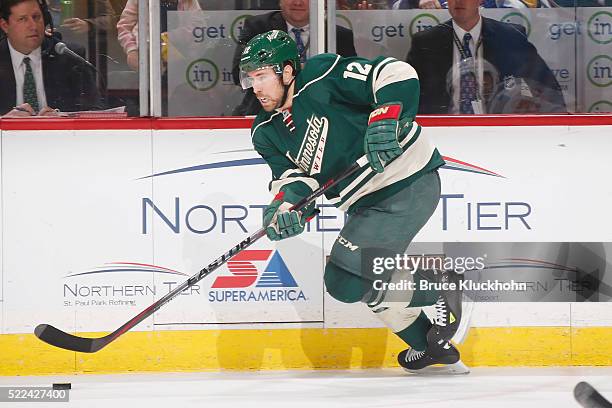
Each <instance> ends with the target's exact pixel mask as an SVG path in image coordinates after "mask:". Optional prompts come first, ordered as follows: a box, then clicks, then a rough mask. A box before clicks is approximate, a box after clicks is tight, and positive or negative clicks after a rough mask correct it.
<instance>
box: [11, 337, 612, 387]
mask: <svg viewBox="0 0 612 408" xmlns="http://www.w3.org/2000/svg"><path fill="white" fill-rule="evenodd" d="M102 334H103V333H85V334H81V335H85V336H91V337H95V336H100V335H102ZM405 348H406V345H405V344H404V343H403V342H402V341H401V340H400V339H399V338H397V337H396V336H395V335H394V334H393V333H391V332H390V331H388V330H387V329H281V330H199V331H156V332H131V333H126V334H125V335H123V336H122V337H121V338H119V339H118V340H116V341H115V342H113V343H112V344H110V345H109V346H107V347H106V348H104V349H102V350H101V351H99V352H97V353H93V354H86V353H74V352H70V351H65V350H60V349H57V348H55V347H52V346H49V345H47V344H45V343H42V342H41V341H40V340H38V339H37V338H36V337H35V336H34V335H33V334H4V335H0V375H5V376H6V375H44V374H65V373H118V372H132V371H140V372H143V371H161V372H164V371H205V370H221V369H226V370H286V369H343V368H382V367H396V366H397V362H396V356H397V353H399V352H400V351H401V350H403V349H405ZM610 349H612V327H588V328H568V327H504V328H501V327H488V328H472V329H471V330H470V333H469V334H468V336H467V340H466V341H465V343H464V344H461V345H459V350H460V351H461V357H462V360H463V361H464V362H465V363H466V364H467V365H468V366H569V365H612V354H610V353H607V352H606V350H610Z"/></svg>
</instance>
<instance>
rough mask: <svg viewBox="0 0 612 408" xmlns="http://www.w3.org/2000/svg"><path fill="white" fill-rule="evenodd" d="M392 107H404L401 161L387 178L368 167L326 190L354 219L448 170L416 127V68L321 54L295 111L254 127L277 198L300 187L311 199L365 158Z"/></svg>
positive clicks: (304, 76) (300, 84) (299, 84)
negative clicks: (373, 130)
mask: <svg viewBox="0 0 612 408" xmlns="http://www.w3.org/2000/svg"><path fill="white" fill-rule="evenodd" d="M386 102H401V103H402V105H403V110H402V116H401V121H400V126H401V132H400V136H399V142H400V145H401V146H402V148H403V151H404V152H403V154H402V155H401V156H399V157H397V158H396V159H395V160H393V161H391V162H389V163H387V164H386V165H385V171H384V172H383V173H376V172H374V171H373V170H372V169H371V168H370V166H364V167H363V168H361V169H359V170H358V171H357V172H356V173H354V174H353V175H352V176H350V177H348V178H347V179H345V180H343V181H342V182H340V183H338V184H337V185H336V186H334V187H333V188H331V189H329V190H328V191H327V193H326V194H325V196H326V198H327V199H328V200H329V202H330V203H332V204H334V205H335V206H336V207H338V208H339V209H341V210H343V211H349V212H352V211H354V210H356V209H357V208H359V207H361V206H364V205H371V204H373V203H376V202H377V201H379V200H382V199H384V198H387V197H389V196H391V195H392V194H394V193H396V192H397V191H399V190H400V189H402V188H404V187H405V186H406V185H408V184H410V183H411V182H413V181H414V180H415V179H416V178H418V177H419V176H420V175H421V174H424V173H425V172H428V171H432V170H434V169H436V168H438V167H440V166H442V165H443V164H444V161H443V160H442V157H441V156H440V154H439V153H438V151H437V149H436V148H435V147H433V146H432V145H431V144H430V143H429V142H428V141H427V139H426V138H425V135H424V134H423V132H422V131H421V127H420V126H419V125H418V124H417V123H416V122H415V121H414V118H415V116H416V113H417V110H418V104H419V80H418V76H417V73H416V71H415V70H414V68H412V66H410V65H409V64H407V63H405V62H402V61H398V60H396V59H395V58H388V57H378V58H376V59H374V60H368V59H365V58H361V57H349V58H343V57H340V56H339V55H335V54H321V55H317V56H315V57H313V58H310V59H309V60H308V62H307V63H306V65H305V66H304V68H303V70H302V71H301V72H300V73H299V74H298V75H297V77H296V80H295V89H294V96H293V104H292V107H291V109H288V110H284V111H278V110H277V111H274V112H265V111H264V110H262V111H261V112H260V113H259V115H257V117H256V119H255V122H254V123H253V127H252V128H251V137H252V141H253V146H254V147H255V149H256V150H257V152H258V153H259V154H260V155H261V157H262V158H263V159H264V160H265V161H266V162H267V163H268V165H269V166H270V168H271V170H272V181H271V183H270V191H271V192H272V194H276V193H277V192H278V191H279V190H280V189H281V188H282V187H283V186H285V185H287V184H289V183H297V184H292V187H294V186H295V187H298V189H297V191H300V194H302V195H304V196H305V195H307V194H308V193H310V192H311V191H314V190H315V189H317V188H318V187H319V184H323V183H325V182H326V181H327V180H329V179H330V178H332V177H334V176H335V175H336V174H338V173H340V172H341V171H343V170H344V169H346V168H348V167H349V166H351V165H352V164H353V163H354V162H355V161H357V160H358V159H359V158H361V157H362V156H364V154H365V153H364V146H363V143H364V135H365V131H366V129H367V126H368V118H369V115H370V113H371V111H372V110H373V109H374V108H375V107H376V106H378V105H380V104H383V103H386Z"/></svg>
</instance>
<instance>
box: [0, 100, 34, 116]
mask: <svg viewBox="0 0 612 408" xmlns="http://www.w3.org/2000/svg"><path fill="white" fill-rule="evenodd" d="M35 115H36V113H35V112H34V109H32V107H31V106H30V104H29V103H22V104H21V105H17V106H15V107H14V108H13V109H12V110H11V111H10V112H9V113H7V114H5V115H4V116H2V117H3V118H27V117H30V116H35Z"/></svg>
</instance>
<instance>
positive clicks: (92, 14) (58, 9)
mask: <svg viewBox="0 0 612 408" xmlns="http://www.w3.org/2000/svg"><path fill="white" fill-rule="evenodd" d="M90 6H91V7H90ZM49 11H50V12H51V16H52V17H53V23H54V25H55V27H56V29H57V31H59V32H61V33H62V34H63V38H64V39H70V40H71V41H74V42H77V43H78V44H79V45H83V46H86V45H87V41H88V34H89V33H93V34H94V35H95V36H96V37H98V39H99V40H101V41H105V40H106V38H105V37H106V35H107V33H114V31H115V26H116V24H117V17H116V16H115V10H114V9H113V6H112V5H111V3H110V1H109V0H94V1H91V0H70V2H69V3H66V2H64V1H63V0H50V1H49Z"/></svg>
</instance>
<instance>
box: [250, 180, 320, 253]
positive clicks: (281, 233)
mask: <svg viewBox="0 0 612 408" xmlns="http://www.w3.org/2000/svg"><path fill="white" fill-rule="evenodd" d="M287 187H288V186H286V187H285V188H287ZM286 194H288V195H289V196H290V197H292V196H293V193H292V192H291V191H283V189H281V191H280V192H279V193H278V194H277V195H276V196H274V200H272V202H271V203H270V205H268V206H267V207H266V209H265V210H264V213H263V223H262V224H263V227H264V228H265V230H266V235H267V236H268V238H269V239H270V240H272V241H280V240H281V239H285V238H291V237H294V236H296V235H299V234H301V233H302V232H304V227H305V226H306V223H307V222H308V221H310V220H311V219H312V217H314V216H315V215H316V214H318V212H319V211H318V210H317V209H315V205H314V203H311V204H309V205H307V206H306V208H304V209H303V210H302V211H295V210H290V208H291V207H292V206H293V204H292V203H290V202H287V201H285V200H286V199H287V198H286V197H285V195H286Z"/></svg>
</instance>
